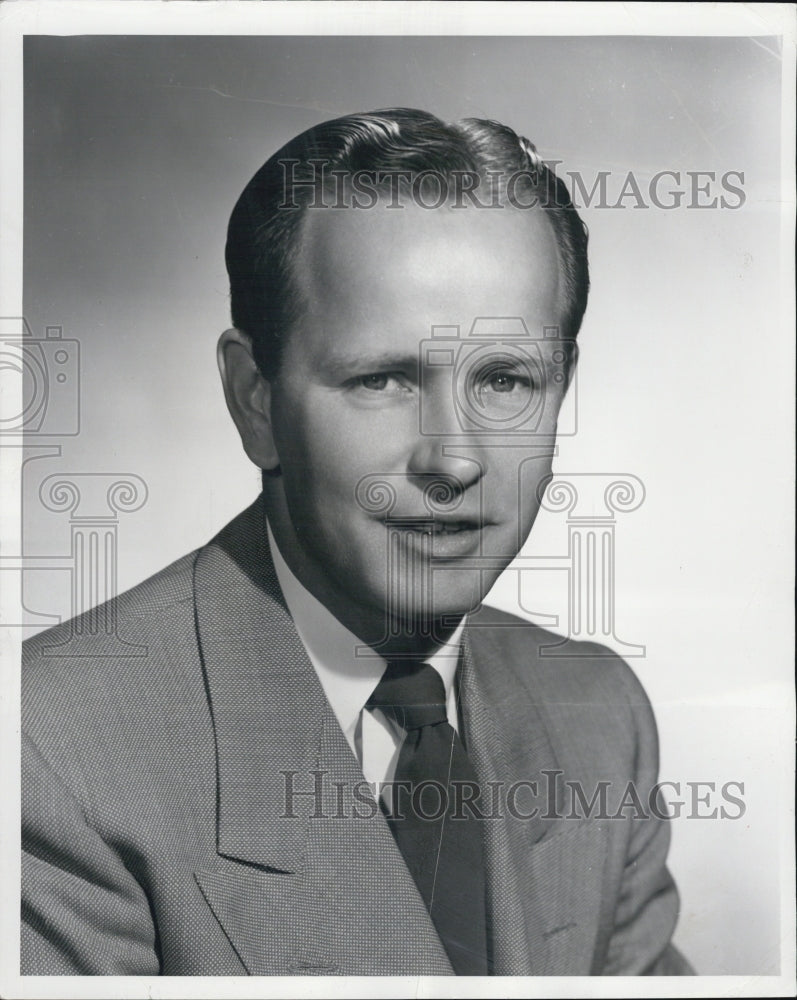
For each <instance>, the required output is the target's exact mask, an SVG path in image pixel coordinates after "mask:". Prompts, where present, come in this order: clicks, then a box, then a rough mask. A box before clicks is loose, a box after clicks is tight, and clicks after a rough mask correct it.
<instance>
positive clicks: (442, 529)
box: [384, 518, 484, 536]
mask: <svg viewBox="0 0 797 1000" xmlns="http://www.w3.org/2000/svg"><path fill="white" fill-rule="evenodd" d="M384 524H385V526H386V527H388V528H393V530H398V531H407V532H411V533H412V534H416V535H430V536H440V535H459V534H462V533H463V532H471V531H480V530H481V529H482V528H483V527H484V525H483V524H482V523H481V522H480V521H431V520H429V521H427V520H422V521H418V522H417V523H415V524H413V523H412V522H411V521H409V520H406V521H405V520H402V519H400V518H397V519H395V520H394V519H392V518H391V519H388V520H386V521H384Z"/></svg>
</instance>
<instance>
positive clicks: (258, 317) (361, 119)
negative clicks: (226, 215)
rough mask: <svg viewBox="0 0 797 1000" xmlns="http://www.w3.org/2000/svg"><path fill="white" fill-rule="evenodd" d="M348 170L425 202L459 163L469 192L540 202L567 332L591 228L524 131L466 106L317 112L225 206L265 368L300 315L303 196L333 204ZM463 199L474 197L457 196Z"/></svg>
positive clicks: (236, 321) (242, 319)
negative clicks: (452, 112) (551, 239)
mask: <svg viewBox="0 0 797 1000" xmlns="http://www.w3.org/2000/svg"><path fill="white" fill-rule="evenodd" d="M355 175H359V176H360V177H365V178H367V179H368V181H369V184H370V185H371V187H372V191H374V192H377V195H376V196H375V197H378V198H379V200H384V199H385V198H387V197H388V196H389V195H390V196H391V197H392V198H395V197H396V192H397V191H400V192H401V196H402V198H405V197H406V196H408V195H409V193H410V191H412V192H413V193H415V192H418V191H420V192H422V197H423V204H424V205H425V207H431V205H430V201H431V203H432V204H433V199H434V192H435V190H437V191H438V192H440V191H442V190H444V188H443V187H441V184H444V185H446V186H447V187H448V188H449V189H450V190H451V191H455V190H456V187H457V184H459V185H462V183H463V181H462V179H463V177H464V176H466V175H467V177H468V178H469V180H468V182H467V183H468V184H469V185H470V186H472V185H473V184H474V183H476V184H479V183H480V182H481V186H480V187H479V189H478V190H477V191H476V192H475V195H476V196H477V197H478V198H479V200H480V202H484V203H486V204H488V205H489V206H490V207H492V208H507V207H509V208H510V209H511V207H512V205H516V204H520V207H521V208H527V207H529V206H530V205H532V204H538V205H540V206H541V207H542V208H544V209H545V212H546V214H547V217H548V219H549V221H550V223H551V226H552V228H553V232H554V236H555V238H556V244H557V247H558V251H559V266H560V273H561V275H562V278H563V282H562V284H563V293H564V294H563V299H564V301H563V303H562V314H563V320H562V324H563V328H562V335H563V336H565V337H569V338H575V336H576V334H577V333H578V330H579V328H580V326H581V320H582V318H583V315H584V310H585V309H586V306H587V294H588V290H589V272H588V267H587V231H586V227H585V226H584V224H583V223H582V221H581V219H580V218H579V215H578V213H577V212H576V209H575V207H574V206H573V202H572V200H571V198H570V194H569V192H568V190H567V187H566V186H565V184H564V183H563V182H562V180H561V179H560V178H558V177H557V176H556V174H555V173H554V171H553V170H552V169H550V168H549V167H548V166H547V165H546V164H545V163H544V162H543V161H542V159H541V158H540V157H539V156H538V155H537V152H536V150H535V147H534V146H533V145H532V144H531V143H530V142H529V140H528V139H526V138H525V137H523V136H519V135H517V133H515V132H513V131H512V129H510V128H508V127H507V126H506V125H501V124H500V123H499V122H494V121H487V120H483V119H479V118H466V119H464V120H463V121H460V122H456V123H453V124H449V125H447V124H445V123H444V122H442V121H440V119H438V118H436V117H435V116H434V115H431V114H429V113H428V112H426V111H418V110H415V109H413V108H391V109H388V110H384V111H372V112H366V113H362V114H354V115H346V116H345V117H343V118H336V119H333V120H332V121H327V122H322V123H321V124H320V125H315V126H313V128H310V129H308V130H307V131H306V132H303V133H302V134H301V135H298V136H297V137H296V138H295V139H291V141H290V142H288V143H287V144H286V145H285V146H283V147H282V149H280V150H278V152H276V153H275V154H274V155H273V156H272V157H271V158H270V159H269V160H268V161H267V162H266V163H265V164H264V165H263V166H262V167H261V168H260V170H258V172H257V173H256V174H255V175H254V177H253V178H252V179H251V181H250V182H249V183H248V184H247V186H246V188H245V189H244V191H243V193H242V194H241V197H240V198H239V199H238V202H237V204H236V205H235V208H234V209H233V213H232V216H231V218H230V224H229V228H228V232H227V248H226V255H225V256H226V262H227V270H228V272H229V276H230V299H231V310H232V322H233V325H234V326H236V327H237V328H238V329H239V330H241V331H243V332H244V333H246V334H247V335H248V336H249V338H250V339H251V341H252V345H253V351H254V356H255V360H256V361H257V364H258V367H259V369H260V371H261V372H262V374H263V375H264V376H265V377H266V378H267V379H272V378H274V377H275V376H276V375H277V374H278V371H279V366H280V361H281V357H282V351H283V348H284V345H285V342H286V340H287V337H288V335H289V334H290V332H291V330H292V329H293V327H294V325H295V324H296V323H297V321H298V320H299V319H300V317H301V312H302V305H303V303H302V297H301V293H300V290H299V288H298V287H297V283H296V281H295V280H294V273H295V272H294V267H295V264H296V259H297V257H298V254H299V250H300V248H301V243H302V223H303V220H304V218H305V216H306V213H307V211H308V208H310V207H311V206H316V207H323V206H325V205H326V206H329V207H331V206H333V205H335V204H336V201H335V198H336V197H337V198H339V197H340V191H341V185H340V183H339V181H342V184H343V186H344V187H345V190H346V191H347V192H348V194H349V195H350V194H351V193H352V192H353V191H356V186H353V183H352V178H354V176H355ZM408 177H409V179H408ZM513 178H514V179H513ZM397 184H398V186H397ZM413 184H417V185H418V186H417V187H413ZM336 185H337V186H336ZM333 187H334V188H335V191H336V192H337V194H336V195H331V194H330V191H331V189H332V188H333ZM513 196H514V199H515V200H513ZM347 197H348V195H347ZM462 204H463V206H467V207H470V204H471V203H470V202H469V200H468V198H467V197H464V196H463V198H462ZM360 207H365V206H363V205H361V206H360ZM479 210H482V209H479ZM483 210H485V211H488V210H490V209H489V208H484V209H483Z"/></svg>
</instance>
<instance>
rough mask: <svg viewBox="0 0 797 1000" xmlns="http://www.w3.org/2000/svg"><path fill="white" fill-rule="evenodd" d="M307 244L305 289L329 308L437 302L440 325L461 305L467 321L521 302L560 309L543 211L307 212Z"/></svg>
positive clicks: (552, 244)
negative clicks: (408, 302) (410, 301)
mask: <svg viewBox="0 0 797 1000" xmlns="http://www.w3.org/2000/svg"><path fill="white" fill-rule="evenodd" d="M301 246H302V249H301V252H300V255H299V259H298V261H297V264H296V266H295V273H296V277H297V279H298V281H299V284H300V288H301V290H302V292H303V293H304V295H305V296H306V298H307V301H308V302H309V303H311V304H316V305H319V306H320V305H321V304H324V306H325V308H327V309H329V308H332V307H334V306H338V307H356V308H357V309H358V310H361V311H362V310H365V311H367V310H368V309H369V305H370V304H373V306H374V307H375V308H381V309H384V308H389V307H390V306H391V304H394V305H395V306H396V307H398V306H399V305H400V306H401V308H402V309H403V308H406V307H407V298H408V297H410V296H411V297H413V298H414V299H415V300H416V303H417V304H418V305H419V306H420V304H421V303H422V302H424V301H425V302H427V303H428V304H430V305H432V306H434V307H435V308H436V309H437V307H439V311H438V314H437V316H436V321H438V322H457V321H463V320H464V319H465V316H464V315H461V316H460V315H457V313H458V312H459V310H460V309H463V310H464V312H465V313H466V314H468V315H469V316H470V318H471V319H472V318H473V314H472V312H473V310H474V309H475V310H477V311H478V312H485V311H487V312H492V313H493V314H495V315H506V314H507V313H508V312H513V311H515V312H516V311H517V310H518V308H519V304H521V303H525V304H526V307H525V308H526V309H527V308H528V307H529V304H530V303H531V304H534V303H536V304H539V305H540V306H542V307H543V308H544V309H547V310H548V312H551V311H555V312H557V313H558V312H560V309H559V308H558V307H559V291H560V286H561V284H562V282H561V279H560V273H559V254H558V249H557V245H556V240H555V237H554V234H553V229H552V227H551V225H550V222H549V221H548V219H547V218H546V217H545V212H544V210H543V209H541V208H534V209H527V210H521V209H516V208H512V207H511V206H510V207H506V208H489V209H487V208H475V207H467V208H454V207H450V206H443V207H441V208H437V209H423V208H421V207H418V206H416V205H412V204H405V205H402V206H401V207H400V208H396V207H388V205H387V204H386V203H383V202H380V203H379V204H377V205H376V206H374V207H373V208H370V209H363V210H357V209H354V208H345V209H335V208H332V209H308V211H307V213H306V218H305V220H304V224H303V230H302V243H301ZM543 304H544V305H543ZM468 310H470V313H468ZM524 311H525V310H524ZM556 318H557V317H556V316H550V315H549V316H546V319H545V321H546V322H549V323H554V322H556Z"/></svg>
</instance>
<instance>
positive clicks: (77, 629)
mask: <svg viewBox="0 0 797 1000" xmlns="http://www.w3.org/2000/svg"><path fill="white" fill-rule="evenodd" d="M197 552H198V550H197V551H194V552H189V553H188V554H187V555H184V556H182V557H181V558H180V559H177V560H175V562H173V563H171V564H170V565H169V566H166V567H165V568H164V569H162V570H160V571H159V572H157V573H155V574H154V575H153V576H151V577H148V578H147V579H146V580H143V581H142V582H141V583H139V584H137V585H136V586H135V587H131V588H130V589H129V590H126V591H125V592H124V593H122V594H119V595H118V596H116V597H114V598H112V599H111V600H109V601H106V602H105V603H104V604H100V605H98V606H97V607H95V608H90V609H89V610H88V611H86V612H84V613H83V614H80V615H77V616H76V617H75V618H70V619H68V620H67V621H65V622H61V624H60V625H55V626H53V627H52V628H49V629H46V630H45V631H43V632H39V633H38V634H37V635H35V636H33V637H32V638H30V639H26V640H25V641H24V642H23V643H22V662H23V664H26V663H31V662H32V661H34V660H36V659H39V658H40V657H41V656H42V654H43V653H44V651H53V650H55V649H56V648H63V649H64V650H66V646H67V645H70V646H71V652H72V654H73V655H79V654H80V646H81V645H83V646H84V647H85V652H86V655H90V654H91V651H92V650H96V651H98V652H100V653H102V652H103V651H107V650H105V649H104V645H105V644H104V636H105V635H106V634H108V633H114V632H115V633H117V634H120V633H122V632H123V631H126V630H129V629H130V627H131V626H134V627H135V629H136V631H140V630H141V628H142V623H143V622H144V621H146V620H153V622H154V621H155V620H157V619H158V618H164V617H166V618H168V617H169V616H170V615H172V614H175V613H179V609H180V606H181V605H185V604H186V603H187V602H191V601H192V600H193V582H192V577H193V567H194V563H195V561H196V556H197ZM81 637H82V642H81ZM50 655H52V654H50Z"/></svg>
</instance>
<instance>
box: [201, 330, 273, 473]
mask: <svg viewBox="0 0 797 1000" xmlns="http://www.w3.org/2000/svg"><path fill="white" fill-rule="evenodd" d="M216 357H217V360H218V363H219V372H220V373H221V381H222V383H223V385H224V398H225V399H226V400H227V408H228V409H229V411H230V414H231V415H232V419H233V420H234V421H235V426H236V427H237V428H238V433H239V434H240V435H241V441H242V442H243V446H244V451H245V452H246V454H247V455H248V456H249V458H250V459H251V461H252V462H254V464H255V465H256V466H257V467H258V468H259V469H265V470H267V471H268V470H271V469H275V468H276V467H277V466H278V465H279V455H278V454H277V448H276V445H275V443H274V434H273V431H272V424H271V383H270V382H268V380H267V379H265V378H263V376H262V375H261V374H260V370H259V368H258V367H257V362H256V361H255V358H254V354H253V353H252V342H251V340H250V339H249V337H248V336H247V335H246V334H245V333H242V332H241V331H240V330H236V329H230V330H225V331H224V333H223V334H222V335H221V337H219V346H218V348H217V351H216Z"/></svg>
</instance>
